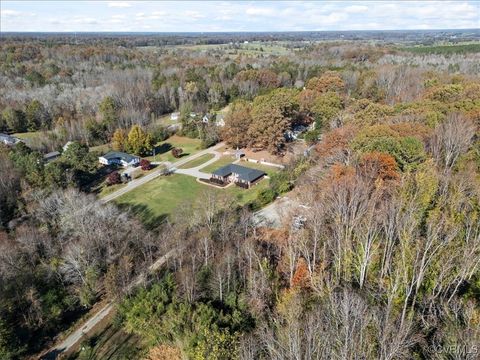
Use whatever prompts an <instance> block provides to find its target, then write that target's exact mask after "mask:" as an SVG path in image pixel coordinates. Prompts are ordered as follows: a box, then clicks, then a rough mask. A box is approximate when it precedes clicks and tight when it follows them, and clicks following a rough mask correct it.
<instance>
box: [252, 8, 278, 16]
mask: <svg viewBox="0 0 480 360" xmlns="http://www.w3.org/2000/svg"><path fill="white" fill-rule="evenodd" d="M245 13H246V14H247V15H251V16H274V15H275V13H276V11H275V9H272V8H267V7H250V8H247V10H246V11H245Z"/></svg>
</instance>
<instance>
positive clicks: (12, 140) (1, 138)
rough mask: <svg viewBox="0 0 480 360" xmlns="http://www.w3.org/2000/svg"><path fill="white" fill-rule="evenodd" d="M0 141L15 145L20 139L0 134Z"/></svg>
mask: <svg viewBox="0 0 480 360" xmlns="http://www.w3.org/2000/svg"><path fill="white" fill-rule="evenodd" d="M0 141H2V142H7V143H11V144H15V143H17V142H19V141H20V139H19V138H16V137H15V136H11V135H8V134H0Z"/></svg>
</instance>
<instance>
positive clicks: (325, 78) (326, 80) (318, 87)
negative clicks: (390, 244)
mask: <svg viewBox="0 0 480 360" xmlns="http://www.w3.org/2000/svg"><path fill="white" fill-rule="evenodd" d="M306 87H307V89H310V90H315V91H317V92H319V93H326V92H329V91H333V92H337V93H341V92H343V91H344V90H345V82H344V81H343V79H342V77H341V76H340V74H339V73H338V72H336V71H327V72H325V73H323V74H322V75H321V76H320V77H313V78H311V79H310V80H309V81H308V83H307V86H306Z"/></svg>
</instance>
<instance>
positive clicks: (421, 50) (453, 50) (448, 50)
mask: <svg viewBox="0 0 480 360" xmlns="http://www.w3.org/2000/svg"><path fill="white" fill-rule="evenodd" d="M401 50H405V51H409V52H412V53H415V54H443V55H450V54H465V53H477V52H480V42H478V43H464V44H448V45H447V44H438V45H428V46H424V45H418V46H410V47H403V48H401Z"/></svg>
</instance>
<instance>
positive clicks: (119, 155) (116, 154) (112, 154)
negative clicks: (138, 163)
mask: <svg viewBox="0 0 480 360" xmlns="http://www.w3.org/2000/svg"><path fill="white" fill-rule="evenodd" d="M102 157H103V158H104V159H107V160H113V159H120V160H123V161H125V162H127V163H129V162H132V161H133V160H135V159H138V158H139V157H138V156H135V155H130V154H127V153H124V152H120V151H109V152H108V153H106V154H105V155H103V156H102Z"/></svg>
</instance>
